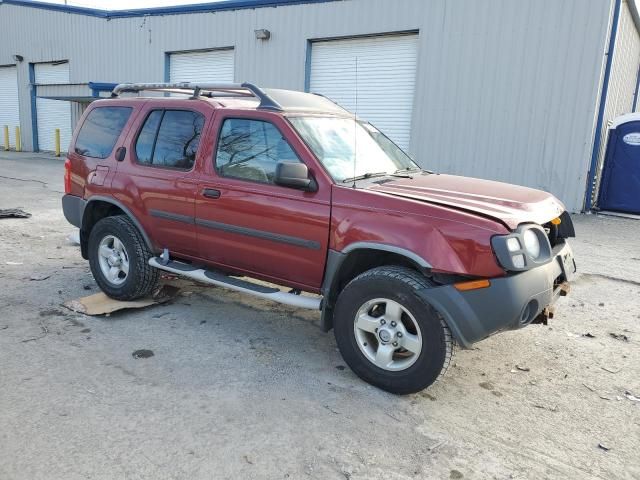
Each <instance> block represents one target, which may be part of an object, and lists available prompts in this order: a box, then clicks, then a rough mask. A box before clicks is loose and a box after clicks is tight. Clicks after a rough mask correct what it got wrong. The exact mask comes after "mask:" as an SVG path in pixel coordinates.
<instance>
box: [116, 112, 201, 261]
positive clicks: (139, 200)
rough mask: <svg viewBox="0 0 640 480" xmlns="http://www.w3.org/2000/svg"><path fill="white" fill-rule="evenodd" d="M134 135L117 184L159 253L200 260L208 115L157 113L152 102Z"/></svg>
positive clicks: (119, 171)
mask: <svg viewBox="0 0 640 480" xmlns="http://www.w3.org/2000/svg"><path fill="white" fill-rule="evenodd" d="M145 107H146V108H144V111H143V112H142V113H141V115H140V118H141V119H142V120H141V121H139V122H138V128H137V129H135V130H134V131H132V132H131V134H130V136H129V138H128V145H127V161H125V162H123V164H122V165H121V166H119V167H118V172H117V174H116V177H115V178H114V181H113V187H114V189H115V190H116V191H123V192H126V201H127V202H128V203H130V205H127V206H131V207H132V208H131V209H132V210H133V211H135V212H136V216H137V217H138V219H139V221H140V222H141V223H142V225H143V227H144V228H145V230H146V231H147V233H148V234H149V236H150V237H151V238H152V240H153V242H154V244H155V246H156V247H157V248H159V249H163V248H168V249H169V251H170V252H174V253H179V254H181V255H186V256H196V255H197V253H198V252H197V242H196V236H195V226H194V211H195V206H194V202H195V191H196V188H197V178H196V176H197V174H196V163H197V161H198V158H199V147H200V137H201V134H202V131H203V129H204V126H205V124H206V121H207V117H208V116H209V115H210V112H209V110H207V109H204V108H202V107H200V106H199V105H197V104H195V102H194V106H193V108H158V106H157V103H154V102H148V103H147V104H146V106H145Z"/></svg>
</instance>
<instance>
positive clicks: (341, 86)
mask: <svg viewBox="0 0 640 480" xmlns="http://www.w3.org/2000/svg"><path fill="white" fill-rule="evenodd" d="M417 56H418V35H417V34H411V35H383V36H373V37H361V38H353V39H344V40H330V41H318V42H314V43H313V44H312V48H311V72H310V82H309V90H310V91H311V92H314V93H321V94H322V95H325V96H327V97H329V98H330V99H332V100H334V101H336V102H337V103H339V104H340V105H342V106H343V107H345V108H346V109H348V110H351V111H352V112H355V111H356V97H357V104H358V105H357V110H358V116H359V117H361V118H363V119H364V120H368V121H370V122H371V123H372V124H374V125H375V126H376V127H377V128H378V129H380V130H382V131H383V132H384V133H385V134H386V135H387V136H388V137H389V138H391V140H393V141H394V142H395V143H397V144H398V145H399V146H400V147H402V148H404V149H408V148H409V142H410V135H411V115H412V112H413V98H414V91H415V81H416V65H417ZM356 63H357V65H356ZM356 70H357V81H356ZM356 84H357V95H356Z"/></svg>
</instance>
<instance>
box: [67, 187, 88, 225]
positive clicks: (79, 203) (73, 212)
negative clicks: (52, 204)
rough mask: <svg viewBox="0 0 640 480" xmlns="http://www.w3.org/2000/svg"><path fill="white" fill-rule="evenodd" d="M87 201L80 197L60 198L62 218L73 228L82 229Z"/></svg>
mask: <svg viewBox="0 0 640 480" xmlns="http://www.w3.org/2000/svg"><path fill="white" fill-rule="evenodd" d="M86 205H87V201H86V200H85V199H84V198H82V197H77V196H75V195H69V194H66V195H64V196H63V197H62V212H63V213H64V218H66V219H67V222H69V223H70V224H71V225H73V226H75V227H78V228H80V227H82V216H83V215H84V207H86Z"/></svg>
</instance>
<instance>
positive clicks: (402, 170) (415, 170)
mask: <svg viewBox="0 0 640 480" xmlns="http://www.w3.org/2000/svg"><path fill="white" fill-rule="evenodd" d="M420 171H423V170H422V168H420V167H407V168H401V169H399V170H396V171H395V172H393V173H394V174H398V173H409V172H420Z"/></svg>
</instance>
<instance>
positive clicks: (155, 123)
mask: <svg viewBox="0 0 640 480" xmlns="http://www.w3.org/2000/svg"><path fill="white" fill-rule="evenodd" d="M203 127H204V116H203V115H201V114H200V113H198V112H192V111H189V110H154V111H152V112H151V113H150V114H149V116H148V117H147V119H146V120H145V122H144V125H143V127H142V129H141V130H140V133H139V134H138V139H137V140H136V158H137V159H138V163H141V164H143V165H153V166H156V167H168V168H179V169H181V170H190V169H191V168H192V167H193V164H194V163H195V160H196V153H197V152H198V146H199V145H200V135H201V134H202V128H203Z"/></svg>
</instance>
